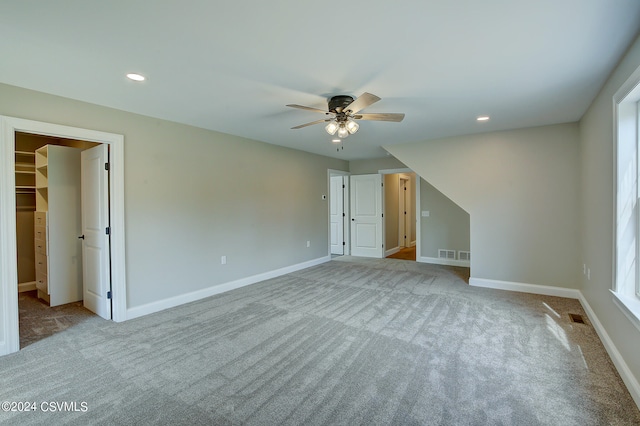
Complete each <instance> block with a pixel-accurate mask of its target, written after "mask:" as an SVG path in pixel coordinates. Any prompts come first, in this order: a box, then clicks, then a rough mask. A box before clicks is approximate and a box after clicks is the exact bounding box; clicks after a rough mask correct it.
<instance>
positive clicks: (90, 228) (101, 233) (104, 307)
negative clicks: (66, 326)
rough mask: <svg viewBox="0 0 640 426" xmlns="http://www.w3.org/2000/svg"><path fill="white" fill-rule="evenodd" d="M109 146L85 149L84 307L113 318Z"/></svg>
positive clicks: (83, 168) (83, 190)
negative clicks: (109, 229) (110, 257)
mask: <svg viewBox="0 0 640 426" xmlns="http://www.w3.org/2000/svg"><path fill="white" fill-rule="evenodd" d="M107 149H108V148H107V145H106V144H102V145H98V146H96V147H94V148H91V149H87V150H85V151H82V167H81V169H82V233H83V235H84V242H83V244H82V262H83V271H82V278H83V284H84V291H83V297H84V307H85V308H87V309H89V310H90V311H92V312H95V313H96V314H98V315H99V316H101V317H102V318H106V319H111V299H110V295H108V293H109V292H110V291H111V270H110V266H109V264H110V262H109V256H110V248H109V235H108V234H107V228H108V227H109V216H108V211H109V210H108V207H109V198H108V197H109V195H108V182H109V175H108V172H107V170H106V167H105V164H106V163H107V160H108V151H107Z"/></svg>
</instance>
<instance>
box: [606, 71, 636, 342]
mask: <svg viewBox="0 0 640 426" xmlns="http://www.w3.org/2000/svg"><path fill="white" fill-rule="evenodd" d="M639 101H640V68H639V69H638V70H636V72H634V73H633V75H632V76H631V77H630V78H629V80H628V81H627V82H626V83H625V84H624V85H623V86H622V87H621V88H620V90H619V91H618V92H617V93H616V95H615V96H614V107H615V147H616V151H615V157H614V158H615V161H616V163H615V165H614V166H615V167H614V170H615V173H616V175H615V176H616V190H615V192H614V194H615V200H614V202H615V204H614V206H615V219H616V220H615V236H616V240H615V247H614V262H615V265H614V266H615V271H614V280H613V281H614V282H613V288H612V293H613V295H614V298H613V300H614V302H615V304H616V305H617V306H618V307H619V308H620V309H621V310H622V312H623V313H624V314H625V315H626V316H627V317H628V318H629V320H630V321H631V322H632V323H633V324H634V325H635V326H636V327H637V328H638V329H640V212H639V209H640V188H639V185H638V181H639V177H640V170H639V169H638V155H639V153H640V134H639V132H638V129H639V127H640V102H639Z"/></svg>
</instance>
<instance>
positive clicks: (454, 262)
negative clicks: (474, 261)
mask: <svg viewBox="0 0 640 426" xmlns="http://www.w3.org/2000/svg"><path fill="white" fill-rule="evenodd" d="M417 261H418V262H420V263H431V264H434V265H447V266H463V267H466V268H468V267H470V266H471V262H469V261H468V260H455V259H440V258H439V257H424V256H420V257H419V258H418V259H417Z"/></svg>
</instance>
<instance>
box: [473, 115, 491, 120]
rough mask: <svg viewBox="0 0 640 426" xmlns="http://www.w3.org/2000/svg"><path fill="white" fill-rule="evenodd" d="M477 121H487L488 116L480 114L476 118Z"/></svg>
mask: <svg viewBox="0 0 640 426" xmlns="http://www.w3.org/2000/svg"><path fill="white" fill-rule="evenodd" d="M476 120H477V121H489V116H488V115H481V116H480V117H478V118H476Z"/></svg>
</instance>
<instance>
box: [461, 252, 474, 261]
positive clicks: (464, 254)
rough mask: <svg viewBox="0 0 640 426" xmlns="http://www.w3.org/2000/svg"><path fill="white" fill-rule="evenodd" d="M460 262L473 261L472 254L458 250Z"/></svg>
mask: <svg viewBox="0 0 640 426" xmlns="http://www.w3.org/2000/svg"><path fill="white" fill-rule="evenodd" d="M458 260H466V261H470V260H471V252H470V251H462V250H458Z"/></svg>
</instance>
